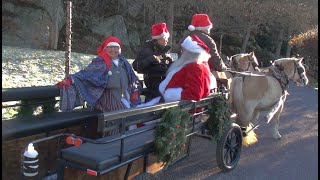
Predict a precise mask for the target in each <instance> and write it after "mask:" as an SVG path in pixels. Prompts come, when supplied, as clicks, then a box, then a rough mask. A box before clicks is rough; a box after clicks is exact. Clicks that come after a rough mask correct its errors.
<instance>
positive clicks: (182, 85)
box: [159, 35, 216, 102]
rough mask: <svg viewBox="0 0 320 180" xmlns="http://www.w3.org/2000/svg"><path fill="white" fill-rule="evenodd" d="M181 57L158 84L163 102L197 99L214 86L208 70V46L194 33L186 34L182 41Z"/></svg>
mask: <svg viewBox="0 0 320 180" xmlns="http://www.w3.org/2000/svg"><path fill="white" fill-rule="evenodd" d="M181 46H182V54H181V57H180V58H179V59H178V60H177V61H175V62H174V63H173V64H172V65H171V66H170V68H169V69H168V71H167V77H166V78H165V79H164V80H163V81H162V82H161V84H160V85H159V91H160V93H161V94H162V95H163V98H164V100H165V102H170V101H178V100H195V101H198V100H200V99H202V98H204V97H207V96H208V95H209V94H210V89H213V88H215V87H216V80H215V77H214V76H213V75H212V73H211V72H210V68H209V65H208V60H209V58H210V54H209V48H208V47H207V45H206V44H205V43H204V42H203V41H201V40H200V39H199V38H198V37H197V36H196V35H191V36H188V37H187V38H186V39H185V40H184V41H183V43H182V44H181Z"/></svg>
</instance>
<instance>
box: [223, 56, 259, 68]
mask: <svg viewBox="0 0 320 180" xmlns="http://www.w3.org/2000/svg"><path fill="white" fill-rule="evenodd" d="M227 59H228V60H227V65H228V66H229V67H230V68H231V70H233V71H240V72H241V71H256V70H258V69H259V68H258V66H259V63H258V60H257V58H256V56H255V55H254V52H251V53H241V54H235V55H233V56H231V57H227Z"/></svg>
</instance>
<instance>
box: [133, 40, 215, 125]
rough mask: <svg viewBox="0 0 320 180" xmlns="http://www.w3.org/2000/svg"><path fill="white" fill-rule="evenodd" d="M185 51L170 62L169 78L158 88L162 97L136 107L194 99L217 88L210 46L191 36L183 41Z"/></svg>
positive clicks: (196, 99) (206, 94) (204, 95)
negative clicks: (211, 68)
mask: <svg viewBox="0 0 320 180" xmlns="http://www.w3.org/2000/svg"><path fill="white" fill-rule="evenodd" d="M181 46H182V54H181V56H180V58H179V59H177V60H176V61H174V63H172V64H171V66H170V67H169V69H168V71H167V76H166V78H165V79H164V80H163V81H162V82H161V83H160V85H159V91H160V93H161V94H162V97H156V98H154V99H152V100H151V101H149V102H147V103H144V104H140V105H138V106H137V107H145V106H150V105H154V104H156V103H159V102H162V101H163V100H164V101H165V102H171V101H179V100H195V101H198V100H200V99H202V98H205V97H207V96H209V94H210V90H211V89H213V88H216V87H217V86H216V79H215V77H214V76H213V74H212V73H211V72H210V68H209V64H208V60H209V58H210V54H209V51H210V50H209V48H208V47H207V45H206V44H205V43H204V42H203V41H201V40H200V39H199V38H198V37H197V36H196V35H191V36H188V37H187V38H186V39H185V40H184V41H183V43H182V44H181ZM161 99H162V100H161ZM152 123H154V121H151V122H145V123H138V124H136V125H131V126H130V127H129V129H135V128H137V127H142V126H144V125H147V124H152Z"/></svg>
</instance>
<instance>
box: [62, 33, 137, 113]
mask: <svg viewBox="0 0 320 180" xmlns="http://www.w3.org/2000/svg"><path fill="white" fill-rule="evenodd" d="M121 47H122V44H121V42H120V40H119V39H118V38H116V37H114V36H109V37H107V38H106V40H105V41H104V42H103V43H102V45H101V46H100V48H99V49H98V51H97V54H98V56H97V57H96V58H94V59H93V60H92V62H91V63H90V64H89V65H88V66H87V67H86V68H84V69H82V70H80V71H79V72H77V73H75V74H70V75H68V77H67V78H65V79H64V80H63V81H61V82H59V83H57V85H58V87H59V88H60V109H61V111H71V110H73V109H74V108H75V107H76V106H81V105H83V104H84V101H86V102H87V104H88V106H89V108H90V109H92V110H93V109H96V110H100V111H102V112H109V111H114V110H120V109H126V108H130V107H135V105H137V104H139V103H140V102H141V99H140V96H139V93H138V91H137V86H138V78H137V76H136V75H135V73H134V71H133V70H132V67H131V65H130V64H129V63H128V61H127V59H126V58H125V57H124V56H123V55H122V54H121ZM62 87H64V88H62Z"/></svg>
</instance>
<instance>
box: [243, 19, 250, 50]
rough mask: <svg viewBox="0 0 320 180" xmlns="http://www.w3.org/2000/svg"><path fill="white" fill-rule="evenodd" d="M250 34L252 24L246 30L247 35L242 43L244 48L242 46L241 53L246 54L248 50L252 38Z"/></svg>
mask: <svg viewBox="0 0 320 180" xmlns="http://www.w3.org/2000/svg"><path fill="white" fill-rule="evenodd" d="M250 34H251V24H250V23H249V25H248V27H247V29H246V35H245V37H244V40H243V42H242V46H241V52H240V53H245V52H246V49H247V45H248V42H249V38H250Z"/></svg>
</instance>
